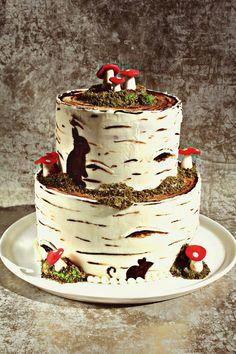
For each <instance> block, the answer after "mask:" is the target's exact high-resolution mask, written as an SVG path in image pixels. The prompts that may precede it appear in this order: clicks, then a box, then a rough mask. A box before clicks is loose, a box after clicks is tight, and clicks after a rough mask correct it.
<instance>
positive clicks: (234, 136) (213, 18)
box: [0, 0, 236, 206]
mask: <svg viewBox="0 0 236 354" xmlns="http://www.w3.org/2000/svg"><path fill="white" fill-rule="evenodd" d="M233 4H234V5H235V2H234V1H233V0H226V1H222V0H181V1H173V0H166V1H160V0H136V1H133V0H123V1H122V0H117V1H107V0H97V1H95V0H77V1H76V0H70V1H62V0H57V1H48V0H31V1H29V0H28V1H27V0H26V1H13V0H1V1H0V26H1V27H0V35H1V37H0V47H1V48H0V72H1V75H0V112H1V114H0V122H1V131H0V140H1V145H0V149H1V150H0V151H1V155H0V159H1V160H0V163H1V172H0V205H3V206H7V205H13V204H27V203H32V202H33V178H34V177H33V176H34V172H35V171H36V168H35V166H34V164H33V161H34V160H35V159H36V158H38V157H39V156H40V155H41V154H43V153H44V152H47V151H49V150H52V149H53V147H54V122H55V121H54V110H55V96H56V94H57V93H59V92H62V91H64V90H68V89H71V88H79V87H87V86H89V85H91V84H92V83H94V82H96V79H95V73H96V70H97V65H98V63H99V64H101V63H104V62H106V61H108V60H116V61H118V62H119V63H121V64H129V65H130V66H133V67H136V68H139V69H140V70H141V71H142V77H141V79H142V82H143V83H144V84H145V85H146V86H147V87H149V88H153V89H159V90H163V91H168V92H169V93H174V94H176V95H177V96H178V97H179V98H181V99H182V101H183V109H184V122H183V125H182V132H181V142H182V143H184V144H191V145H195V146H198V147H200V148H201V149H202V150H203V152H204V153H203V156H202V163H207V164H208V163H216V162H220V163H222V166H224V165H223V164H224V163H227V166H231V167H230V169H232V166H233V170H234V172H235V163H236V144H235V140H236V119H235V112H234V108H235V97H234V96H235V79H234V75H235V52H234V50H235V39H236V38H235V37H236V36H235V32H236V30H235V8H234V6H233ZM223 168H224V167H223ZM223 175H224V174H223ZM233 175H234V176H235V173H233ZM221 178H223V177H222V174H221ZM206 180H208V178H206ZM208 182H210V181H209V180H208ZM221 183H224V179H223V180H222V179H221ZM234 186H235V185H234Z"/></svg>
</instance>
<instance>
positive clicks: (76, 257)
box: [35, 64, 205, 283]
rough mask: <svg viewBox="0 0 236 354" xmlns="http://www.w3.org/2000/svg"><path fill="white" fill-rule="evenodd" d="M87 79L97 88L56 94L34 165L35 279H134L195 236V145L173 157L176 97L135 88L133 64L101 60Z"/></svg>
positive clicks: (155, 271)
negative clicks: (44, 144) (48, 143)
mask: <svg viewBox="0 0 236 354" xmlns="http://www.w3.org/2000/svg"><path fill="white" fill-rule="evenodd" d="M117 75H119V77H118V76H117ZM97 76H98V77H100V78H101V79H103V83H102V84H101V85H95V86H92V87H91V88H90V89H83V90H73V91H68V92H65V93H63V94H62V95H59V96H58V97H57V99H56V134H55V138H56V152H53V153H47V154H46V155H45V156H44V157H42V158H40V159H39V160H37V161H36V163H41V164H42V170H41V171H40V172H39V173H38V174H37V176H36V180H35V203H36V215H37V243H38V250H39V252H40V257H41V261H42V276H44V277H49V278H53V279H55V280H59V281H62V282H65V281H69V282H73V281H79V280H88V281H102V282H120V283H122V282H124V281H130V279H132V281H134V279H136V280H137V281H143V280H145V279H146V280H147V279H151V278H153V277H157V276H160V275H161V274H164V273H168V272H169V271H170V270H171V269H172V270H173V265H174V262H175V260H176V256H177V255H178V254H179V252H180V251H181V250H182V251H183V247H185V248H188V244H189V243H190V242H191V240H192V238H193V237H194V235H195V233H196V230H197V228H198V224H199V206H200V176H199V174H198V172H197V169H196V165H195V164H192V161H191V158H190V157H189V155H191V154H197V153H199V151H197V150H196V149H192V150H191V151H190V153H188V150H189V149H184V150H182V154H183V155H185V156H184V159H183V161H182V163H180V162H179V161H178V157H179V152H180V151H179V138H180V126H181V122H182V107H181V102H180V100H179V99H178V98H176V97H174V96H171V95H168V94H165V93H160V92H156V91H152V90H146V89H145V88H144V87H143V86H136V84H135V79H134V78H135V76H138V71H137V70H123V71H122V70H120V69H119V68H118V67H117V66H116V65H114V64H106V65H104V66H103V67H102V68H101V69H100V70H99V71H98V73H97ZM121 76H122V77H123V78H122V77H121ZM121 85H122V86H121ZM186 155H188V156H186ZM184 160H185V162H184ZM186 161H187V163H186ZM181 165H182V166H181ZM182 253H183V252H182ZM185 253H186V252H185ZM186 254H187V253H186ZM186 257H187V256H186ZM191 262H192V263H191ZM191 262H190V263H191V264H189V266H191V272H192V273H191V274H195V275H196V277H202V276H203V275H204V276H205V269H204V264H203V262H202V264H203V266H202V267H200V268H199V267H198V268H197V269H196V264H195V263H196V262H194V261H191ZM198 263H199V262H198ZM194 267H195V268H194ZM171 273H172V274H173V275H177V273H178V272H176V271H171ZM171 273H169V274H171ZM203 273H204V274H203ZM73 274H74V276H73ZM193 277H195V276H193Z"/></svg>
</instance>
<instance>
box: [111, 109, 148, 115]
mask: <svg viewBox="0 0 236 354" xmlns="http://www.w3.org/2000/svg"><path fill="white" fill-rule="evenodd" d="M117 113H129V114H142V113H143V112H132V111H123V110H122V109H119V110H117V111H115V112H114V114H117Z"/></svg>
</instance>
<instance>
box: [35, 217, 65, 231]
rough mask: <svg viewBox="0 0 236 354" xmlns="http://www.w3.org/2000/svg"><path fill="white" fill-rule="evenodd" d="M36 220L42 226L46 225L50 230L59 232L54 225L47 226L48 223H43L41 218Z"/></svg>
mask: <svg viewBox="0 0 236 354" xmlns="http://www.w3.org/2000/svg"><path fill="white" fill-rule="evenodd" d="M38 221H39V223H40V224H41V225H43V226H45V227H48V228H49V229H52V230H54V231H56V232H60V230H58V229H56V228H55V227H52V226H49V225H47V224H44V223H43V222H42V221H41V220H38Z"/></svg>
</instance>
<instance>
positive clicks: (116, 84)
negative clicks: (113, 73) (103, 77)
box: [109, 77, 125, 92]
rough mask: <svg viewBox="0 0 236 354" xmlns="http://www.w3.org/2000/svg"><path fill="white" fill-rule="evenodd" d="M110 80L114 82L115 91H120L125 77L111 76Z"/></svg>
mask: <svg viewBox="0 0 236 354" xmlns="http://www.w3.org/2000/svg"><path fill="white" fill-rule="evenodd" d="M109 80H110V81H111V82H112V88H113V90H114V91H115V92H118V91H120V90H121V87H120V85H121V84H123V83H124V82H125V79H122V78H121V77H110V79H109Z"/></svg>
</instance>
